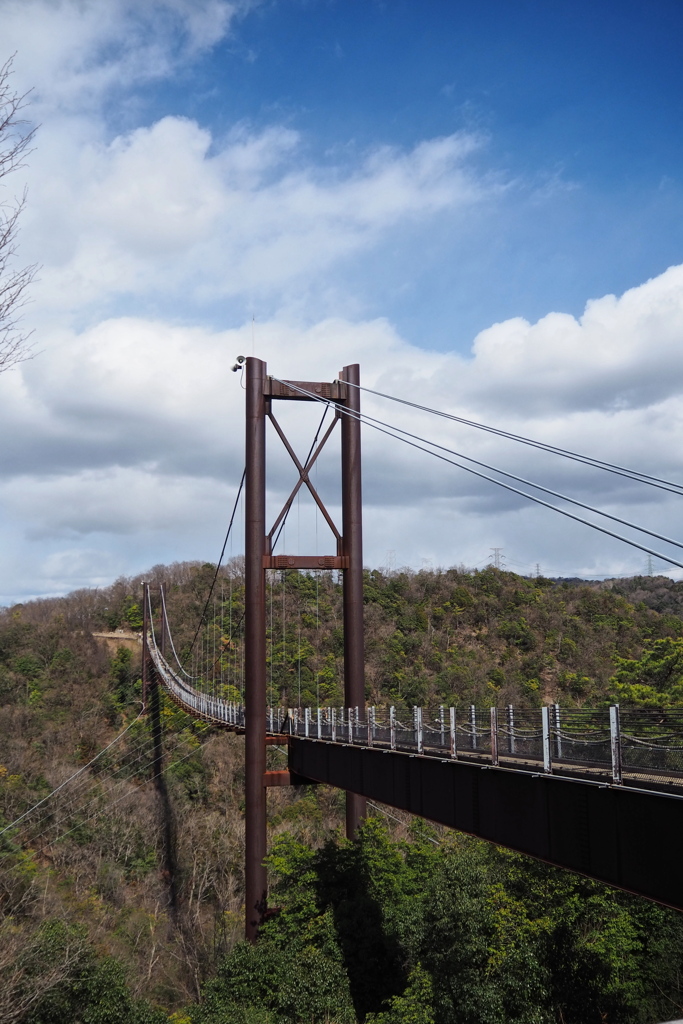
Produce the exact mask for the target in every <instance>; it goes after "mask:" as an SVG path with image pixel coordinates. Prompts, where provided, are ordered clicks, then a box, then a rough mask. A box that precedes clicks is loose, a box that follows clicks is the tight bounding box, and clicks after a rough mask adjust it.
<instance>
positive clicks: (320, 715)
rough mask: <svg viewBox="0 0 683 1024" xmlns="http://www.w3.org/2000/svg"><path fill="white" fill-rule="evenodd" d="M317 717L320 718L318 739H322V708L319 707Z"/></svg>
mask: <svg viewBox="0 0 683 1024" xmlns="http://www.w3.org/2000/svg"><path fill="white" fill-rule="evenodd" d="M316 717H317V720H318V735H317V739H320V737H321V735H322V728H321V725H322V710H321V709H320V708H318V711H317V715H316Z"/></svg>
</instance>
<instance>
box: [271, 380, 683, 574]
mask: <svg viewBox="0 0 683 1024" xmlns="http://www.w3.org/2000/svg"><path fill="white" fill-rule="evenodd" d="M273 379H274V380H278V378H276V377H274V378H273ZM278 383H284V382H282V381H279V380H278ZM287 387H290V388H292V389H293V390H296V391H299V392H301V394H305V395H306V396H310V397H312V398H313V399H314V401H319V402H327V403H328V404H330V405H332V404H333V403H332V402H331V401H329V400H328V399H326V398H322V397H319V396H317V395H315V396H313V395H310V392H307V391H304V389H303V388H297V387H296V386H295V385H293V384H292V383H291V381H290V383H289V384H287ZM338 408H339V409H340V411H341V412H342V413H343V414H344V415H346V416H352V417H353V418H355V419H357V420H359V421H360V422H361V423H367V424H368V426H370V427H373V428H374V429H375V430H378V431H379V432H380V433H382V434H386V435H387V436H388V437H394V438H395V439H396V440H397V441H403V443H404V444H407V445H409V446H410V447H411V448H416V449H417V450H418V451H423V452H426V454H427V455H432V456H433V457H434V458H436V459H440V460H441V461H442V462H446V463H448V464H449V465H451V466H456V467H457V468H458V469H464V470H465V472H466V473H471V474H472V475H473V476H478V477H480V478H481V479H482V480H488V481H489V482H490V483H493V484H497V485H498V486H499V487H502V488H504V490H507V491H511V492H512V493H513V494H519V495H520V496H521V497H523V498H526V499H527V500H528V501H533V502H535V503H536V504H537V505H542V506H543V507H544V508H549V509H551V510H552V511H553V512H559V514H560V515H563V516H566V517H567V518H568V519H573V520H574V521H575V522H577V523H582V524H583V525H584V526H589V527H590V528H591V529H593V530H597V531H598V532H599V533H603V534H605V535H606V536H608V537H613V538H614V539H615V540H619V541H622V543H624V544H628V545H630V546H631V547H633V548H637V549H638V550H639V551H644V552H645V553H646V554H648V555H654V556H655V557H656V558H661V559H662V561H665V562H669V564H670V565H676V566H678V568H680V569H683V562H679V561H677V560H676V559H675V558H671V556H670V555H664V554H662V552H661V551H655V550H653V549H652V548H648V547H645V546H644V545H643V544H638V543H637V542H636V541H634V540H630V539H629V538H628V537H624V536H622V534H620V533H614V531H613V530H607V529H606V528H605V527H604V526H598V524H597V523H592V522H591V521H590V520H589V519H583V518H582V517H581V516H577V515H574V513H573V512H569V511H568V510H567V509H563V508H559V507H558V506H557V505H553V504H551V502H549V501H543V499H542V498H537V497H535V496H534V495H533V494H528V493H527V492H526V491H521V490H520V489H519V488H518V487H513V486H512V485H511V484H506V483H504V482H503V481H502V480H496V479H495V477H491V476H489V475H488V474H487V473H481V472H479V470H476V469H472V467H471V466H463V465H462V463H460V462H455V461H454V460H453V459H449V458H447V457H446V456H445V455H441V454H439V452H435V451H432V450H431V448H425V447H424V446H423V445H425V444H426V445H432V446H433V447H441V446H439V445H436V444H435V443H434V442H432V441H428V440H426V439H425V438H419V440H420V441H422V442H423V444H418V443H417V442H416V441H411V440H409V439H408V436H410V437H417V435H408V431H404V430H401V429H400V428H399V427H393V426H392V425H391V424H382V421H381V420H375V419H374V417H369V416H366V415H365V414H364V413H358V414H356V413H355V411H353V410H351V409H345V408H343V406H339V407H338ZM380 424H382V425H380ZM394 431H395V432H394ZM402 434H406V435H408V436H406V437H402V436H401V435H402ZM532 486H536V485H532ZM598 514H600V515H603V514H605V513H601V512H599V513H598ZM634 529H637V530H641V527H638V526H634ZM641 532H644V533H649V532H650V531H647V530H642V531H641Z"/></svg>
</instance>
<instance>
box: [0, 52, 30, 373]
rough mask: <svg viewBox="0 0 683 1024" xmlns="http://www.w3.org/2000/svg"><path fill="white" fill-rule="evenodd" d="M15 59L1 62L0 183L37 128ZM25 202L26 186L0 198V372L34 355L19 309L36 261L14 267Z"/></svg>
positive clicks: (15, 167)
mask: <svg viewBox="0 0 683 1024" xmlns="http://www.w3.org/2000/svg"><path fill="white" fill-rule="evenodd" d="M13 61H14V56H12V57H10V58H9V59H8V60H6V61H5V63H4V64H3V65H2V66H0V183H2V179H3V178H5V176H6V175H8V174H11V173H12V171H16V170H18V169H19V168H20V167H22V166H23V161H24V158H25V157H26V155H27V154H28V153H29V152H30V146H31V142H32V141H33V137H34V135H35V131H36V129H35V128H34V127H31V125H30V124H29V122H28V121H27V120H25V119H24V118H23V117H22V116H21V111H22V110H23V109H24V107H25V105H26V97H27V93H24V94H23V95H20V94H19V93H17V92H16V91H15V90H14V88H13V84H12V64H13ZM0 187H3V188H4V187H5V185H4V183H2V185H1V186H0ZM25 205H26V190H25V189H24V192H23V193H22V195H21V197H20V198H14V199H12V200H4V201H3V200H2V199H0V373H2V371H3V370H9V368H10V367H11V366H16V364H17V363H20V362H22V361H23V360H24V359H28V358H29V357H30V355H31V346H30V344H29V334H30V332H26V331H24V330H22V327H21V312H20V311H21V308H22V306H23V305H24V304H25V302H26V290H27V288H28V286H29V285H30V283H31V281H32V280H33V278H34V277H35V274H36V270H37V265H36V264H31V265H30V266H26V267H22V268H20V269H16V267H15V261H16V256H17V223H18V220H19V216H20V214H21V211H22V210H23V208H24V206H25Z"/></svg>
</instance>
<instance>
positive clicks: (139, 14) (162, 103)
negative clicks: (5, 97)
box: [0, 0, 683, 604]
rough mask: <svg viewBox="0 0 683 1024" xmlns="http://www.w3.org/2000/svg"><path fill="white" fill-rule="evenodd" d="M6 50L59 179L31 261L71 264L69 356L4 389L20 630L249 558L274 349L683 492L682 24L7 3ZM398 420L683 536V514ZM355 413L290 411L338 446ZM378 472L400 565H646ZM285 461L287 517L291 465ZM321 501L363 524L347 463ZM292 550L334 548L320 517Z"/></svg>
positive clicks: (372, 556) (35, 168) (31, 180)
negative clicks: (130, 588)
mask: <svg viewBox="0 0 683 1024" xmlns="http://www.w3.org/2000/svg"><path fill="white" fill-rule="evenodd" d="M0 24H1V25H2V33H1V35H0V46H1V47H2V52H0V61H1V60H3V59H5V58H6V57H8V56H10V55H11V54H12V53H14V52H16V57H15V83H16V87H17V89H19V90H21V91H23V90H26V89H29V88H30V89H32V90H33V92H32V95H31V104H30V107H29V108H28V114H29V116H30V117H31V119H32V120H33V121H34V122H35V123H37V124H39V125H40V128H39V131H38V133H37V136H36V145H35V150H34V152H33V153H32V154H31V155H30V158H29V162H28V166H27V168H26V169H25V170H23V171H21V172H19V173H17V174H16V175H14V177H13V178H12V179H9V180H6V187H5V190H4V194H3V198H4V199H10V198H11V196H12V195H13V194H19V193H20V192H21V189H22V188H23V185H24V183H26V184H27V185H28V189H29V199H28V205H27V208H26V211H25V213H24V215H23V220H22V223H21V229H20V241H21V250H20V258H21V260H22V261H24V262H25V263H30V262H34V261H35V262H38V263H40V265H41V268H42V269H41V271H40V274H39V280H38V281H37V282H36V283H35V284H34V286H33V288H32V292H31V299H32V301H31V304H30V305H29V307H28V308H27V310H26V324H27V326H28V327H30V328H32V329H33V330H34V341H35V345H36V350H37V354H36V356H35V358H34V359H33V360H32V361H30V362H27V363H24V364H23V365H22V366H21V367H20V368H18V369H15V370H14V371H12V372H8V373H4V374H1V375H0V439H1V440H0V604H2V603H5V604H6V603H11V602H13V601H17V600H22V599H25V598H27V597H31V596H34V595H38V594H58V593H63V592H65V591H67V590H70V589H73V588H75V587H80V586H87V585H98V584H106V583H108V582H110V581H111V580H113V579H114V578H115V577H117V576H118V575H121V574H128V573H135V572H139V571H142V570H144V569H146V568H148V567H150V566H152V565H154V564H155V563H158V562H170V561H174V560H184V559H191V558H201V559H207V560H212V561H213V560H215V559H216V557H217V555H218V552H219V551H220V547H221V543H222V539H223V536H224V533H225V528H226V525H227V520H228V516H229V513H230V508H231V505H232V502H233V500H234V496H235V491H236V485H237V482H238V481H239V477H240V474H241V471H242V466H243V430H242V418H243V391H242V389H241V387H240V383H241V381H240V374H233V373H231V372H230V367H231V365H232V364H233V362H234V360H235V357H236V356H237V355H238V354H246V355H250V354H252V353H253V354H255V355H258V356H260V357H261V358H263V359H266V360H267V361H268V366H269V370H270V372H272V373H273V374H275V375H276V376H281V377H289V378H293V379H323V380H332V379H334V377H335V376H336V375H337V373H338V371H339V370H340V368H341V367H342V366H343V365H344V364H346V363H350V362H354V361H358V362H360V363H361V371H362V375H363V381H364V382H365V383H366V384H367V385H369V386H370V387H374V388H378V389H379V390H381V391H386V392H389V393H391V394H393V395H397V396H400V397H405V398H408V399H411V400H413V401H417V402H420V403H423V404H426V405H429V406H434V407H437V408H440V409H444V410H448V411H450V412H453V413H456V414H458V415H460V416H465V417H469V418H471V419H475V420H478V421H482V422H484V423H488V424H492V425H494V426H497V427H501V428H504V429H507V430H511V431H513V432H516V433H521V434H524V435H526V436H529V437H532V438H538V439H541V440H543V441H546V442H549V443H551V444H555V445H559V446H561V447H565V448H570V449H572V450H574V451H579V452H583V453H587V454H590V455H594V456H596V457H598V458H601V459H605V460H608V461H611V462H615V463H619V464H622V465H627V466H631V467H634V468H636V469H639V470H643V471H645V472H648V473H651V474H654V475H656V476H660V477H664V478H667V479H671V480H683V445H682V444H681V434H682V429H681V428H682V427H683V398H682V394H683V221H682V213H683V178H682V167H683V163H682V157H683V91H682V88H681V87H682V85H683V70H682V69H683V59H682V56H683V55H682V54H681V49H682V47H683V42H682V41H683V7H682V6H681V4H680V2H679V0H601V3H599V4H596V3H595V2H589V0H557V2H554V3H552V4H549V3H547V0H517V2H515V3H514V4H512V3H509V0H480V2H479V3H476V4H475V3H471V2H464V0H463V2H459V0H458V2H454V3H446V2H443V0H421V2H420V3H418V2H417V0H388V2H386V0H385V2H379V0H377V2H375V0H261V2H259V0H244V2H240V0H235V2H226V0H0ZM364 408H365V410H366V411H367V412H369V413H370V414H371V415H373V416H376V417H379V418H381V419H382V420H385V421H388V422H390V423H395V424H398V425H400V426H402V427H404V428H405V429H409V430H412V431H414V432H415V433H418V434H420V435H423V436H427V437H430V438H433V439H435V440H437V441H439V443H441V444H445V445H447V446H449V447H453V448H455V449H456V450H458V451H459V452H463V453H464V454H467V455H470V456H471V457H473V458H477V459H481V460H483V461H485V462H488V463H491V464H495V465H498V466H502V467H504V468H506V469H507V470H508V471H510V472H514V473H517V474H519V475H521V476H524V477H526V478H529V479H532V480H537V481H539V482H541V483H543V484H544V485H545V486H548V487H551V488H553V489H556V490H559V491H562V492H564V493H569V494H571V495H573V496H575V497H577V498H578V499H579V500H581V501H584V502H587V503H588V504H591V505H597V506H599V507H600V508H602V509H604V510H606V511H608V512H611V513H612V514H614V515H618V516H620V517H622V518H626V519H629V520H632V521H635V522H637V523H638V524H641V525H643V526H646V527H647V528H649V529H652V530H655V531H656V532H660V533H663V534H666V535H668V536H670V537H673V538H676V537H678V536H681V537H683V530H681V529H680V528H679V522H680V520H681V502H682V499H679V498H677V497H675V496H673V495H671V494H668V493H666V492H663V491H657V490H653V489H650V488H647V487H644V486H642V485H636V484H634V483H631V482H629V481H627V480H625V479H624V478H623V477H616V476H609V475H606V474H602V473H600V472H598V471H597V470H594V469H588V468H587V467H585V466H581V465H578V464H576V463H572V462H568V461H566V460H561V459H557V458H554V457H551V456H549V455H543V454H542V453H540V452H538V451H535V450H533V449H530V448H528V447H523V446H518V445H515V444H514V443H513V442H510V441H503V440H501V439H497V438H495V437H493V436H492V435H490V434H482V433H480V432H477V431H474V430H472V429H470V428H467V427H464V426H458V425H456V424H449V423H447V422H446V421H443V420H438V419H435V418H434V417H431V416H428V415H425V414H418V413H415V412H413V413H410V412H409V411H408V410H406V409H405V408H403V407H401V406H398V405H395V404H393V403H390V402H386V401H383V400H380V399H374V398H372V397H371V396H364ZM319 414H320V410H319V409H317V408H315V407H313V408H311V407H310V406H301V405H298V404H297V405H289V404H288V407H287V409H286V410H283V418H284V419H286V420H287V424H288V429H291V432H292V436H293V437H295V438H296V441H297V444H298V445H299V447H300V449H301V451H302V453H303V452H304V451H305V449H306V448H307V446H308V443H309V441H310V436H311V434H312V433H313V432H314V431H315V427H316V425H317V421H318V419H319ZM364 445H365V466H364V487H365V497H366V506H365V517H366V518H365V531H366V562H367V563H368V564H370V565H390V566H391V565H393V566H396V567H399V566H401V565H411V566H413V567H415V568H420V566H422V565H430V564H431V565H434V566H436V565H444V566H445V565H452V564H459V563H464V564H465V565H469V566H474V565H485V564H486V563H487V562H488V561H490V560H491V549H492V548H494V547H497V548H500V549H502V552H503V555H504V556H505V559H506V564H507V565H508V566H509V567H510V568H513V569H515V570H517V571H519V572H527V573H531V572H535V571H536V565H537V564H538V565H539V566H540V569H541V571H542V572H546V573H548V574H567V575H575V574H583V575H586V576H599V575H612V574H617V573H638V572H642V571H644V570H645V568H646V564H647V556H646V555H645V554H643V553H641V552H639V551H637V550H634V549H632V548H629V547H628V546H626V545H624V544H621V543H619V542H618V541H616V540H612V539H610V538H608V537H605V536H603V535H601V534H598V533H596V532H594V531H593V530H590V529H588V528H587V527H585V526H582V525H580V524H578V523H574V522H571V521H569V520H567V519H565V518H563V517H562V516H559V515H557V514H555V513H553V512H551V511H549V510H546V509H543V508H540V507H538V506H533V505H530V504H529V503H528V502H526V501H525V500H524V499H521V498H519V497H517V496H515V495H513V494H511V493H510V492H505V491H502V490H500V489H499V488H497V487H495V486H494V485H492V484H490V483H487V482H486V481H482V480H478V479H476V478H474V477H471V476H469V475H468V474H466V473H464V472H462V471H461V470H458V469H455V468H452V467H448V466H445V465H444V464H443V463H439V462H437V461H436V460H434V459H431V458H429V457H428V456H426V455H423V454H421V453H418V452H415V451H414V450H411V449H408V448H406V447H405V446H403V445H401V444H400V443H399V442H397V441H394V440H391V439H389V438H387V437H385V436H382V435H380V434H377V433H376V432H374V431H372V430H371V429H369V428H367V429H366V430H365V434H364ZM269 452H270V472H271V475H270V495H269V498H270V504H271V506H272V508H273V509H275V506H276V504H277V500H278V498H280V497H282V495H283V493H284V492H285V490H286V489H287V487H288V485H289V483H290V482H291V472H290V468H289V467H288V466H287V462H286V457H284V456H282V454H281V449H279V448H278V445H277V444H276V443H275V442H273V443H272V444H271V446H270V449H269ZM317 474H318V483H319V486H320V489H321V491H322V492H323V493H324V494H325V495H326V497H327V499H328V500H329V502H330V503H331V504H332V505H334V504H335V502H336V500H337V496H336V490H335V452H334V450H331V452H330V454H329V457H328V458H327V459H326V460H324V461H321V464H320V467H319V469H318V470H317ZM606 525H607V526H608V527H609V523H607V524H606ZM611 528H615V529H616V530H617V532H624V533H628V535H629V536H635V535H634V534H633V533H632V532H631V531H628V530H627V529H626V528H621V527H615V526H614V524H612V527H611ZM641 539H642V540H643V542H644V543H645V544H646V546H653V547H654V548H655V549H656V550H658V551H662V552H663V553H668V554H671V555H672V557H674V558H677V557H678V558H679V559H680V560H681V561H683V557H681V556H682V555H683V552H679V554H678V555H677V554H676V550H677V549H676V548H673V547H671V546H668V545H666V544H663V542H661V541H656V542H654V541H652V540H650V541H649V542H648V540H647V539H646V538H641ZM240 544H241V540H240V537H239V533H238V534H236V537H235V540H234V542H233V547H232V548H231V551H232V553H233V554H236V553H238V551H239V548H240ZM281 544H282V545H284V546H285V548H286V550H288V551H289V552H290V553H297V552H301V553H305V552H308V551H311V550H313V549H314V548H315V550H318V551H320V552H322V551H326V550H328V548H329V544H328V541H327V538H326V535H325V531H324V529H323V527H322V524H321V523H320V522H317V523H316V520H315V516H313V514H312V513H311V511H310V509H309V506H308V503H307V502H306V501H304V500H303V499H302V500H301V502H299V503H297V505H296V506H295V508H294V509H293V511H292V515H291V516H290V519H289V522H288V525H287V535H286V536H283V538H282V542H281ZM281 550H282V547H281ZM653 563H654V567H655V568H660V567H661V568H664V567H665V563H664V562H662V561H658V560H657V559H656V558H655V559H653ZM673 576H674V578H680V576H681V572H680V571H678V572H677V571H674V572H673Z"/></svg>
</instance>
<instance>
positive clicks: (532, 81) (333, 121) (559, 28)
mask: <svg viewBox="0 0 683 1024" xmlns="http://www.w3.org/2000/svg"><path fill="white" fill-rule="evenodd" d="M682 51H683V7H681V5H680V3H677V2H655V3H643V2H614V0H604V2H601V3H599V4H596V3H589V2H583V3H582V2H577V0H571V2H554V3H548V2H540V0H533V2H520V3H514V4H511V3H509V2H488V3H481V4H471V3H467V4H466V3H450V4H449V3H445V2H431V3H424V4H423V3H420V4H417V3H415V2H405V0H404V2H393V3H372V2H354V0H351V2H344V3H342V2H337V3H327V2H325V3H315V2H302V3H298V2H289V3H287V2H285V3H279V4H265V5H262V6H260V7H258V8H256V9H255V10H254V11H253V12H252V13H251V14H249V15H247V16H246V17H245V18H244V19H243V20H239V21H238V23H237V25H236V27H235V32H234V36H233V37H231V38H230V39H229V40H226V41H225V42H223V43H221V44H220V45H218V46H217V47H216V48H215V50H214V51H213V53H212V54H211V55H210V56H209V57H208V59H206V60H205V61H203V62H202V64H201V66H199V67H196V68H192V69H188V73H187V75H186V76H185V77H184V78H183V79H181V80H180V81H179V82H178V83H177V85H176V86H175V87H173V88H171V89H168V87H167V86H164V87H163V88H157V89H153V90H151V91H150V96H149V100H148V102H149V111H150V114H152V112H154V111H156V112H160V111H164V112H171V111H173V112H179V111H182V112H183V113H185V114H186V115H187V116H189V117H193V118H196V119H198V120H199V121H200V122H201V123H207V122H208V123H210V124H211V125H212V126H213V127H214V130H215V131H216V132H218V133H220V132H221V130H223V131H225V130H226V129H228V128H229V127H230V126H231V125H232V124H234V122H235V121H238V120H240V119H247V120H249V121H250V122H251V123H253V124H254V125H266V124H269V123H272V121H273V119H274V118H276V119H277V120H278V121H279V122H281V123H285V124H289V125H291V126H293V127H295V128H296V129H297V130H299V131H301V132H302V133H303V135H304V138H305V146H306V148H307V149H308V150H309V151H310V152H311V153H312V154H314V156H315V159H316V160H320V161H321V162H322V163H323V164H324V163H325V161H326V160H329V161H330V162H331V164H332V165H333V166H334V167H335V168H336V167H338V166H339V163H340V161H341V162H342V163H343V161H344V158H345V155H346V157H347V159H348V160H349V162H353V161H354V159H357V158H358V155H359V154H362V153H363V152H364V150H366V149H367V148H370V147H373V146H376V145H377V144H378V143H380V144H386V145H389V146H398V147H405V148H408V147H411V146H413V145H415V144H416V143H418V142H419V141H420V140H421V139H423V138H425V137H427V138H430V137H435V136H440V135H449V134H451V133H452V132H457V131H467V132H472V131H473V132H477V133H481V134H482V136H483V137H484V138H485V143H484V145H483V151H482V153H481V155H480V162H481V166H482V168H485V169H486V170H487V171H488V172H489V173H491V174H493V175H496V176H498V177H499V180H500V182H501V183H505V184H506V185H507V187H508V189H509V192H508V194H507V196H506V201H505V202H503V203H499V204H496V206H495V209H494V210H493V211H491V210H488V211H483V212H482V213H481V214H480V216H478V217H477V218H475V220H474V222H473V223H471V224H469V225H468V229H469V230H468V231H466V232H465V234H464V237H458V238H457V239H456V238H453V239H451V240H450V241H449V238H448V234H449V232H450V231H451V228H450V225H444V226H443V231H442V233H441V234H439V228H438V226H435V225H433V224H432V225H429V228H428V230H427V232H424V234H426V235H427V236H433V235H434V234H435V233H436V234H437V238H436V239H434V240H433V241H432V242H431V244H430V240H429V237H424V234H423V237H421V238H420V243H421V244H420V252H419V259H415V258H414V255H413V253H411V252H410V251H409V247H407V246H406V247H405V249H403V251H398V252H397V251H396V250H395V249H392V248H389V249H388V251H386V252H385V254H384V255H385V258H386V259H387V260H388V262H389V264H390V266H389V267H388V269H387V273H386V275H385V277H386V279H385V280H383V281H380V282H379V285H380V287H379V288H378V287H377V285H378V282H377V280H376V278H374V279H373V282H372V288H371V289H365V290H363V289H362V284H361V282H360V281H359V278H360V279H362V277H363V275H362V274H360V275H358V277H356V278H355V279H354V284H355V285H356V287H357V288H358V287H359V286H360V290H361V291H364V294H363V298H364V300H365V302H366V303H367V308H368V310H369V312H370V313H371V314H374V315H389V316H391V317H392V318H393V319H395V321H396V322H397V324H398V325H399V326H400V327H401V328H404V329H406V330H407V331H409V332H410V333H411V335H413V336H414V337H415V340H416V341H417V342H418V343H419V340H420V331H421V330H422V329H423V325H424V323H425V320H426V321H427V322H428V323H429V332H428V336H427V338H425V341H427V342H430V343H432V344H436V345H437V346H438V347H444V348H451V347H452V346H453V345H454V344H456V345H458V344H459V346H461V347H463V348H465V349H468V348H469V345H470V343H471V338H472V337H473V335H474V334H475V333H476V332H477V331H478V330H481V329H482V328H484V327H486V326H488V325H489V324H490V323H491V322H492V320H495V319H504V318H507V317H510V316H516V315H522V316H525V317H527V318H529V319H536V318H537V317H539V316H542V315H543V314H544V313H545V312H547V311H548V309H551V308H552V309H556V308H559V309H563V310H566V311H568V312H572V313H574V314H579V313H580V312H581V310H582V309H583V306H584V304H585V301H586V298H587V296H592V295H602V294H605V293H606V292H616V293H619V292H622V291H624V290H625V289H626V288H629V287H633V286H634V285H636V284H639V283H641V282H642V281H643V280H645V279H646V278H647V277H651V276H654V275H655V274H658V273H661V271H663V270H665V269H666V267H668V266H670V265H671V264H672V263H677V262H678V260H679V258H680V253H681V245H682V243H683V229H682V225H683V217H682V214H683V192H682V189H681V165H682V155H683V103H682V102H681V91H682V89H681V87H682V84H683V83H682V73H681V64H682V59H683V52H682ZM486 213H489V216H486ZM346 272H347V273H348V274H349V275H350V276H351V277H352V278H353V276H354V275H353V267H349V268H346ZM454 298H455V300H456V301H454ZM454 307H456V308H455V309H454ZM427 311H429V312H428V313H427ZM454 321H455V324H456V325H457V326H456V329H455V330H453V328H452V326H451V325H452V324H453V322H454Z"/></svg>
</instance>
